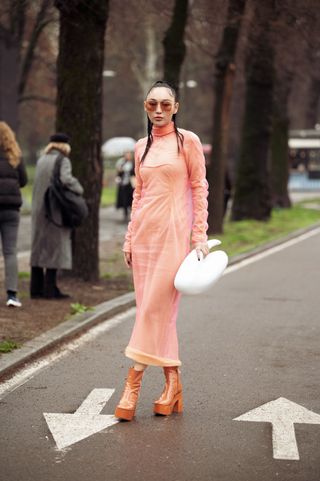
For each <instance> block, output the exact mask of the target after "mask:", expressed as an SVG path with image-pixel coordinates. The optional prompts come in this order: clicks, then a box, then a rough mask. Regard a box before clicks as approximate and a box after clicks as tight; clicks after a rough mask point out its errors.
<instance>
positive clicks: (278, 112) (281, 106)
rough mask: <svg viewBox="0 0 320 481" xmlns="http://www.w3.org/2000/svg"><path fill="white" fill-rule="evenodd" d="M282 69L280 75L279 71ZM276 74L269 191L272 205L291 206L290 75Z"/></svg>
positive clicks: (284, 73)
mask: <svg viewBox="0 0 320 481" xmlns="http://www.w3.org/2000/svg"><path fill="white" fill-rule="evenodd" d="M281 71H282V73H283V74H282V75H280V72H281ZM281 71H280V72H279V73H278V75H277V81H276V87H275V95H274V105H273V128H272V139H271V192H272V206H273V207H282V208H288V207H290V206H291V202H290V198H289V194H288V180H289V147H288V140H289V116H288V97H289V93H290V87H291V83H292V75H291V74H289V73H286V72H283V70H281Z"/></svg>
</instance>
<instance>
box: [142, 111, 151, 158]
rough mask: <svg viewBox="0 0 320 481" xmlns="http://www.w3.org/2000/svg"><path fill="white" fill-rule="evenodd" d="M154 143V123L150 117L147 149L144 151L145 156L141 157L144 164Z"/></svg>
mask: <svg viewBox="0 0 320 481" xmlns="http://www.w3.org/2000/svg"><path fill="white" fill-rule="evenodd" d="M152 142H153V135H152V122H151V121H150V120H149V117H148V141H147V145H146V148H145V149H144V152H143V156H142V157H141V162H143V160H144V158H145V157H146V155H147V153H148V152H149V149H150V147H151V144H152Z"/></svg>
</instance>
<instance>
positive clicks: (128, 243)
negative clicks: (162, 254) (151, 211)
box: [122, 143, 142, 252]
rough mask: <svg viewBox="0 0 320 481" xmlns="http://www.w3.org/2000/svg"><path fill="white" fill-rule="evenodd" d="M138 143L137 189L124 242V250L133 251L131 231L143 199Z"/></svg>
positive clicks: (136, 151)
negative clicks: (139, 204)
mask: <svg viewBox="0 0 320 481" xmlns="http://www.w3.org/2000/svg"><path fill="white" fill-rule="evenodd" d="M137 147H138V143H137V144H136V147H135V151H134V159H135V163H134V172H135V189H134V192H133V200H132V207H131V216H130V218H131V220H130V222H129V224H128V228H127V233H126V236H125V241H124V244H123V248H122V250H123V252H131V233H132V219H133V216H134V213H135V211H136V210H137V207H138V203H139V200H140V199H141V192H142V179H141V177H140V172H139V169H140V156H139V154H138V148H137Z"/></svg>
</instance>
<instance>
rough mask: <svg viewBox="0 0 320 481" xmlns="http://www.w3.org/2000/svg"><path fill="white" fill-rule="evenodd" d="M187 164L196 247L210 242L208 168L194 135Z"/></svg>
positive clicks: (192, 239)
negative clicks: (208, 232)
mask: <svg viewBox="0 0 320 481" xmlns="http://www.w3.org/2000/svg"><path fill="white" fill-rule="evenodd" d="M185 152H186V162H187V167H188V175H189V183H190V187H191V193H192V209H193V221H192V235H191V242H192V245H193V246H195V244H197V243H198V242H206V241H207V240H208V236H207V233H206V232H207V229H208V223H207V219H208V201H207V197H208V182H207V179H206V166H205V158H204V155H203V149H202V145H201V142H200V139H199V137H198V136H197V135H195V134H193V133H192V135H191V136H190V137H189V138H188V139H187V142H186V146H185Z"/></svg>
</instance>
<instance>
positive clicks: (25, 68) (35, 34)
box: [18, 0, 51, 97]
mask: <svg viewBox="0 0 320 481" xmlns="http://www.w3.org/2000/svg"><path fill="white" fill-rule="evenodd" d="M50 5H51V0H43V1H42V4H41V7H40V9H39V11H38V14H37V17H36V20H35V24H34V28H33V31H32V34H31V38H30V41H29V45H28V48H27V52H26V55H25V57H24V60H23V63H22V68H21V76H20V81H19V86H18V94H19V97H21V96H22V95H23V93H24V91H25V88H26V84H27V81H28V77H29V74H30V71H31V67H32V63H33V60H34V51H35V47H36V45H37V42H38V40H39V37H40V35H41V32H42V31H43V29H44V28H45V27H46V26H47V25H48V24H49V23H50V22H51V20H49V19H47V18H46V15H47V11H48V9H49V7H50Z"/></svg>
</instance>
